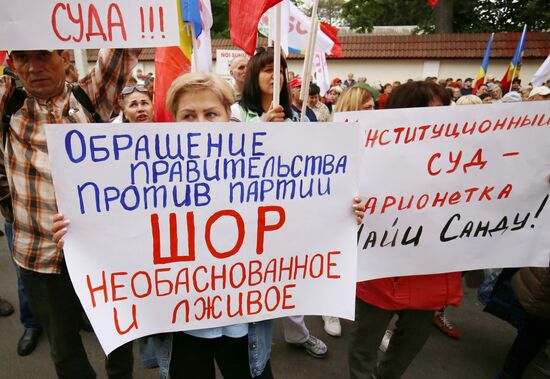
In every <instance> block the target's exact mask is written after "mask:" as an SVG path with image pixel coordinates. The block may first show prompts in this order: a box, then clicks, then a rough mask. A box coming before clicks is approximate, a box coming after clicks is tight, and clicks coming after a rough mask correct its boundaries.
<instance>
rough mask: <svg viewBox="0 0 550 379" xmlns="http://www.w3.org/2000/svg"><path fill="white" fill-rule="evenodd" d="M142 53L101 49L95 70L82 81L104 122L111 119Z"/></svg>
mask: <svg viewBox="0 0 550 379" xmlns="http://www.w3.org/2000/svg"><path fill="white" fill-rule="evenodd" d="M140 53H141V49H101V50H99V53H98V58H97V62H96V64H95V67H94V69H93V70H92V71H91V72H90V73H89V74H88V75H86V77H84V78H83V79H82V80H81V81H80V84H81V85H82V88H83V89H84V90H85V91H86V92H87V93H88V96H89V97H90V100H91V101H92V103H93V104H94V106H95V110H96V112H97V113H99V114H100V115H101V118H102V119H103V120H104V121H108V120H109V118H110V117H111V112H112V110H113V107H114V105H115V102H116V99H117V97H118V95H119V94H120V93H121V92H122V89H123V88H124V86H125V84H126V82H127V80H128V78H129V77H130V75H131V72H132V69H133V68H134V66H135V65H136V64H137V62H138V57H139V54H140Z"/></svg>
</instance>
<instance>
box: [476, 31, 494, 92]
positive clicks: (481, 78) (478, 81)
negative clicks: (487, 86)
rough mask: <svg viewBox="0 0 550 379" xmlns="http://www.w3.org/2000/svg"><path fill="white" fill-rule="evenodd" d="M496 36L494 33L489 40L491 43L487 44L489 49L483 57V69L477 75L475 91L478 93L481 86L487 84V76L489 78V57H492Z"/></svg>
mask: <svg viewBox="0 0 550 379" xmlns="http://www.w3.org/2000/svg"><path fill="white" fill-rule="evenodd" d="M494 36H495V33H492V34H491V37H490V38H489V42H487V48H486V49H485V55H484V56H483V60H482V61H481V67H480V68H479V73H478V74H477V79H476V85H475V86H474V91H477V89H478V88H479V86H480V85H482V84H483V83H485V76H487V68H488V67H489V57H490V56H491V45H492V44H493V37H494ZM474 93H475V92H474Z"/></svg>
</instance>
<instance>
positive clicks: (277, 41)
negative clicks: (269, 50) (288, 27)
mask: <svg viewBox="0 0 550 379" xmlns="http://www.w3.org/2000/svg"><path fill="white" fill-rule="evenodd" d="M269 22H270V23H271V20H270V21H269ZM273 26H274V27H275V28H274V30H275V37H274V39H273V53H274V54H273V107H278V106H279V103H280V100H281V99H280V98H281V90H280V88H281V75H280V72H281V3H279V4H277V5H275V23H274V25H273Z"/></svg>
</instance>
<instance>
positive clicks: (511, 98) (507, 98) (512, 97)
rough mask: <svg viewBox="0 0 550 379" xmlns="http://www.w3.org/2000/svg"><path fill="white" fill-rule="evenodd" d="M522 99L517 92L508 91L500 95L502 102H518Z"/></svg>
mask: <svg viewBox="0 0 550 379" xmlns="http://www.w3.org/2000/svg"><path fill="white" fill-rule="evenodd" d="M522 101H523V100H522V99H521V95H520V94H519V92H515V91H510V92H508V93H507V94H506V95H504V96H502V102H503V103H520V102H522Z"/></svg>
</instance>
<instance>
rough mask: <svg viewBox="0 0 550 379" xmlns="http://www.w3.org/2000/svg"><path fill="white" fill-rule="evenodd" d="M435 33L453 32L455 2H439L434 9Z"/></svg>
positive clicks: (449, 0)
mask: <svg viewBox="0 0 550 379" xmlns="http://www.w3.org/2000/svg"><path fill="white" fill-rule="evenodd" d="M434 12H435V32H436V33H452V32H453V0H439V1H438V2H437V5H436V6H435V9H434Z"/></svg>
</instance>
